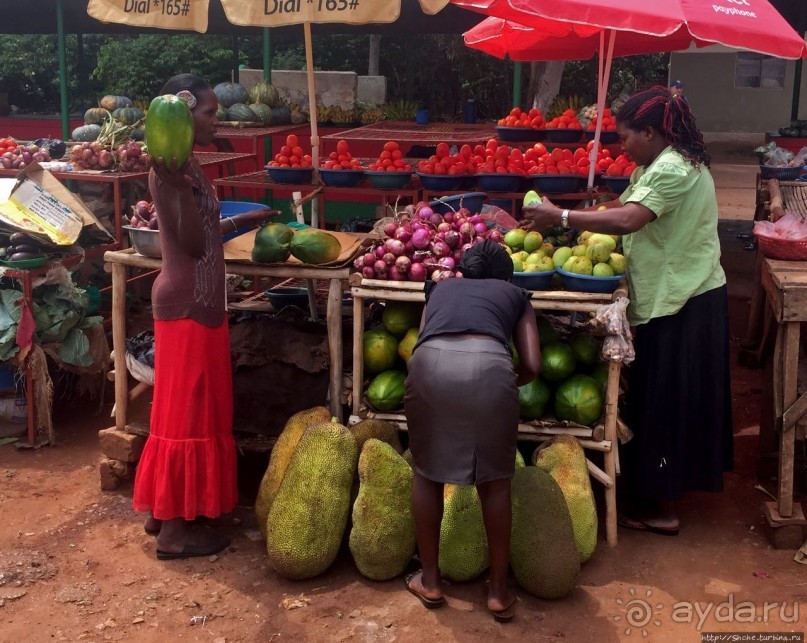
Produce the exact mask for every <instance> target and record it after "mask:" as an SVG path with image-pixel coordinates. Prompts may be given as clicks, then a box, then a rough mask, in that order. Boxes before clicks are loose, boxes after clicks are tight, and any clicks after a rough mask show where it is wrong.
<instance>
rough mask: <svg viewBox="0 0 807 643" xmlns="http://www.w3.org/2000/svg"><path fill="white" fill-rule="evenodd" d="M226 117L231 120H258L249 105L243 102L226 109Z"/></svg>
mask: <svg viewBox="0 0 807 643" xmlns="http://www.w3.org/2000/svg"><path fill="white" fill-rule="evenodd" d="M227 118H228V119H229V120H231V121H258V120H260V119H259V118H258V117H257V116H256V115H255V112H253V111H252V110H251V109H250V108H249V107H247V106H246V105H244V104H243V103H236V104H235V105H232V106H231V107H229V108H228V109H227Z"/></svg>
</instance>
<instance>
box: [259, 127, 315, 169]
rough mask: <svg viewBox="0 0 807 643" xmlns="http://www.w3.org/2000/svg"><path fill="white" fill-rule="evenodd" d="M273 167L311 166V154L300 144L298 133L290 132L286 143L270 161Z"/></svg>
mask: <svg viewBox="0 0 807 643" xmlns="http://www.w3.org/2000/svg"><path fill="white" fill-rule="evenodd" d="M269 165H270V166H271V167H311V155H310V154H306V153H305V151H304V150H303V148H302V147H300V146H299V145H298V142H297V135H296V134H289V135H288V136H287V137H286V144H285V145H284V146H283V147H281V148H280V151H279V152H278V153H277V154H275V157H274V159H272V160H271V161H270V162H269Z"/></svg>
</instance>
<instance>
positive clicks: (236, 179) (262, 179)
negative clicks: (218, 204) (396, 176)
mask: <svg viewBox="0 0 807 643" xmlns="http://www.w3.org/2000/svg"><path fill="white" fill-rule="evenodd" d="M213 184H214V185H215V186H216V190H217V191H219V192H222V191H223V188H231V189H232V190H233V192H234V193H235V192H236V191H237V190H260V191H262V192H275V191H281V192H287V193H293V192H301V193H302V194H303V196H305V195H306V194H308V193H310V192H312V191H314V190H317V189H319V190H320V191H319V193H318V195H317V198H318V199H319V204H320V205H319V208H320V210H319V212H320V218H319V223H320V226H321V227H324V226H325V206H326V201H327V199H328V197H335V196H340V197H343V198H344V199H345V200H349V199H350V197H359V196H371V197H375V198H376V199H377V200H378V201H379V202H380V204H381V205H383V206H387V205H390V204H392V205H394V204H395V202H396V201H397V200H398V199H399V198H400V197H403V198H407V199H411V201H412V203H417V202H418V201H419V200H420V188H419V187H418V186H417V183H416V182H414V181H413V183H411V184H410V185H409V186H408V187H403V188H400V189H396V190H381V189H379V188H374V187H372V186H369V185H367V184H365V183H363V184H361V185H359V186H357V187H353V188H338V187H332V186H327V185H314V184H312V183H304V184H289V183H275V182H274V181H272V179H271V178H270V177H269V175H268V174H267V173H266V172H250V173H248V174H238V175H236V176H227V177H224V178H221V179H216V180H215V181H213Z"/></svg>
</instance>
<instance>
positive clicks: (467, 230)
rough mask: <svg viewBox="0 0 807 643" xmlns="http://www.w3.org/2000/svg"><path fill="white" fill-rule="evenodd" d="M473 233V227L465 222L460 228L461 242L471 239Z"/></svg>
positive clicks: (474, 231)
mask: <svg viewBox="0 0 807 643" xmlns="http://www.w3.org/2000/svg"><path fill="white" fill-rule="evenodd" d="M475 233H476V230H474V227H473V225H471V224H470V223H468V222H467V221H466V222H465V223H463V224H462V225H461V226H460V237H462V239H463V241H465V240H467V239H472V238H473V236H474V234H475Z"/></svg>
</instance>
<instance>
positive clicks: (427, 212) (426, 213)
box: [418, 205, 434, 221]
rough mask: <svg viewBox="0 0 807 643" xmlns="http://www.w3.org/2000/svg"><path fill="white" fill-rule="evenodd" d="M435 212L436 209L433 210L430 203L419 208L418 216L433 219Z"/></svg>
mask: <svg viewBox="0 0 807 643" xmlns="http://www.w3.org/2000/svg"><path fill="white" fill-rule="evenodd" d="M433 214H434V210H432V209H431V208H430V207H429V206H428V205H427V206H424V207H422V208H420V210H418V216H419V217H420V218H421V219H422V220H424V221H428V220H429V219H431V217H432V215H433Z"/></svg>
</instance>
